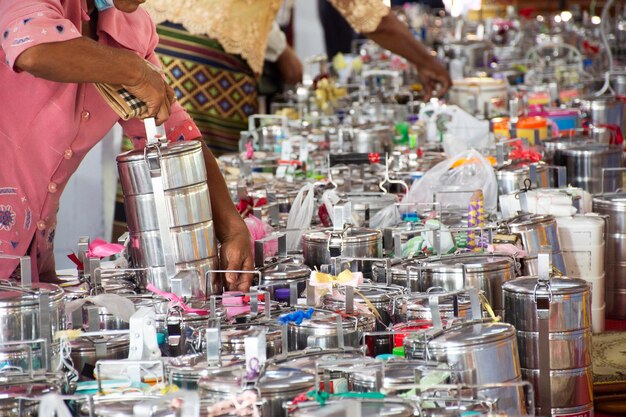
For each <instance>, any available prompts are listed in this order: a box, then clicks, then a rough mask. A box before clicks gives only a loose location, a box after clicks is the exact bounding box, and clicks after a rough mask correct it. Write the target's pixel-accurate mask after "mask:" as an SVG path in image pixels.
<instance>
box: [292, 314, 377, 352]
mask: <svg viewBox="0 0 626 417" xmlns="http://www.w3.org/2000/svg"><path fill="white" fill-rule="evenodd" d="M336 317H337V315H336V314H332V313H330V312H328V313H326V312H322V311H315V312H314V313H313V316H312V317H311V319H310V320H304V321H303V322H302V323H301V324H300V325H297V324H295V323H293V322H292V323H289V328H288V334H289V350H290V351H292V350H299V349H306V348H307V347H316V346H317V347H320V348H322V349H328V348H337V347H338V346H339V344H338V340H337V318H336ZM341 324H342V329H343V340H344V345H345V346H349V347H354V348H357V347H359V346H360V341H361V335H362V334H363V332H371V331H373V330H374V327H375V325H376V321H375V318H374V316H373V315H365V314H359V313H355V314H354V315H351V316H345V317H343V318H342V322H341Z"/></svg>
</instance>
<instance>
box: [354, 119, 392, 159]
mask: <svg viewBox="0 0 626 417" xmlns="http://www.w3.org/2000/svg"><path fill="white" fill-rule="evenodd" d="M351 133H352V135H351V136H352V152H357V153H372V152H376V153H384V152H388V151H390V150H391V149H392V146H393V136H394V131H393V128H392V127H390V126H380V125H379V126H363V127H358V128H354V129H352V130H351Z"/></svg>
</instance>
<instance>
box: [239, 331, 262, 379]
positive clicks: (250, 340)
mask: <svg viewBox="0 0 626 417" xmlns="http://www.w3.org/2000/svg"><path fill="white" fill-rule="evenodd" d="M244 349H245V353H246V371H247V372H248V373H258V372H259V370H260V369H261V367H262V366H263V364H264V363H265V361H266V360H267V355H266V352H267V342H266V339H265V331H263V330H261V331H259V332H257V333H256V334H254V335H252V336H248V337H246V338H244Z"/></svg>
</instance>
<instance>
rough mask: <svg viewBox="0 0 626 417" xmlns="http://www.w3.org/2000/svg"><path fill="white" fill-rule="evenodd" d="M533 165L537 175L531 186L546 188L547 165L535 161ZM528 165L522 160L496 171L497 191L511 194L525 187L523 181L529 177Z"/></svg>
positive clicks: (547, 182)
mask: <svg viewBox="0 0 626 417" xmlns="http://www.w3.org/2000/svg"><path fill="white" fill-rule="evenodd" d="M530 165H534V166H535V167H536V168H537V177H536V179H535V182H534V183H533V184H532V188H546V187H549V186H550V177H549V171H548V166H547V165H546V164H544V163H543V162H537V163H533V164H530ZM530 165H529V164H527V163H525V162H524V163H522V162H515V163H513V164H510V165H505V166H504V167H502V168H500V169H498V170H497V171H496V178H497V180H498V193H499V194H511V193H515V192H518V191H519V190H522V189H525V188H526V185H525V184H524V181H526V180H527V179H530Z"/></svg>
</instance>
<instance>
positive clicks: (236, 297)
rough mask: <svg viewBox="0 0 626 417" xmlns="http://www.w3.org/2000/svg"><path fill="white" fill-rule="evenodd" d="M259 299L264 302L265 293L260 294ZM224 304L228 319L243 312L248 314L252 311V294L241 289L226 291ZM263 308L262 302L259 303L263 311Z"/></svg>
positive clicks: (223, 298) (223, 299)
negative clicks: (247, 293) (244, 292)
mask: <svg viewBox="0 0 626 417" xmlns="http://www.w3.org/2000/svg"><path fill="white" fill-rule="evenodd" d="M258 300H259V301H260V302H264V301H265V295H264V294H258ZM222 306H223V307H224V308H225V309H226V318H227V319H228V320H230V319H232V318H233V317H236V316H240V315H242V314H248V313H250V296H249V295H243V293H242V292H239V291H226V292H224V294H223V297H222ZM263 308H264V306H263V305H262V304H261V305H259V311H262V310H263Z"/></svg>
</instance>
